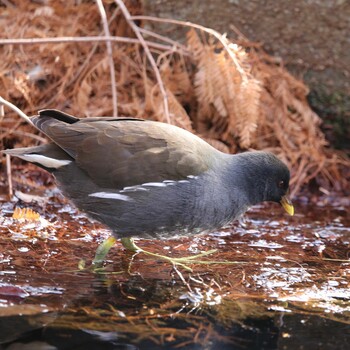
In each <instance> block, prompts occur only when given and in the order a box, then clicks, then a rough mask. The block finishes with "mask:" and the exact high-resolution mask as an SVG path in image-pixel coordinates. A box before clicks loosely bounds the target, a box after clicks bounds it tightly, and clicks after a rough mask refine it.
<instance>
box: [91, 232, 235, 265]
mask: <svg viewBox="0 0 350 350" xmlns="http://www.w3.org/2000/svg"><path fill="white" fill-rule="evenodd" d="M115 242H116V239H115V238H114V237H109V238H108V239H106V240H105V241H103V242H102V243H101V244H100V245H99V246H98V247H97V249H96V254H95V258H94V260H93V261H92V267H93V268H94V269H95V270H98V269H99V268H100V267H101V266H102V263H103V261H104V260H105V258H106V256H107V254H108V252H109V251H110V249H111V248H112V246H113V245H114V244H115ZM121 243H122V245H123V246H124V248H125V249H126V250H129V251H131V252H135V253H144V254H146V255H149V256H152V257H155V258H157V259H161V260H166V261H168V262H170V263H172V264H173V265H175V266H176V265H179V266H181V267H183V268H184V269H186V270H188V271H192V269H191V268H190V267H188V266H187V265H186V264H206V265H209V264H237V263H241V262H235V261H212V260H204V261H203V260H198V259H200V258H202V257H203V256H207V255H210V254H213V253H215V252H216V251H217V250H216V249H212V250H208V251H206V252H203V253H200V254H196V255H191V256H186V257H182V258H170V257H169V256H166V255H161V254H157V253H152V252H149V251H147V250H144V249H142V248H140V247H139V246H138V245H136V244H135V241H134V239H133V238H131V237H124V238H122V239H121Z"/></svg>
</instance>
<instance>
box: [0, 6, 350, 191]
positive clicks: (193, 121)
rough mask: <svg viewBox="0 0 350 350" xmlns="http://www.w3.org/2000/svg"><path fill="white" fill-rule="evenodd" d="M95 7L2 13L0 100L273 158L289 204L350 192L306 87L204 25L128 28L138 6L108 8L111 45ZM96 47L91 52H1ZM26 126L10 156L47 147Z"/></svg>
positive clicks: (12, 133)
mask: <svg viewBox="0 0 350 350" xmlns="http://www.w3.org/2000/svg"><path fill="white" fill-rule="evenodd" d="M96 3H97V2H93V1H86V2H81V1H75V2H73V1H72V2H69V3H68V4H67V2H65V1H55V2H50V3H49V6H47V5H44V2H40V1H38V2H29V1H24V0H17V1H11V2H10V1H6V2H2V3H1V4H0V9H1V18H0V24H1V27H2V28H6V29H5V30H3V31H2V33H1V34H0V36H1V37H2V38H1V39H0V46H1V57H2V59H1V61H0V95H1V96H2V97H4V98H5V99H6V100H8V101H10V102H12V103H13V104H15V105H16V106H18V107H19V108H20V109H22V110H23V111H24V112H25V113H27V114H29V115H30V114H35V113H36V112H37V111H38V110H39V109H42V108H57V109H61V110H64V111H65V112H68V113H71V114H74V115H77V116H80V117H83V116H95V115H113V113H114V114H115V111H113V105H116V104H117V107H118V115H120V116H126V115H127V116H133V117H139V118H140V117H141V118H146V119H154V120H159V121H163V122H170V123H172V124H175V125H178V126H181V127H183V128H186V129H188V130H191V131H194V132H196V133H197V134H199V135H200V136H202V137H203V138H205V139H206V140H207V141H208V142H210V143H211V144H213V145H214V146H215V147H217V148H218V149H220V150H222V151H225V152H238V151H242V150H246V149H252V148H253V149H267V150H271V151H272V152H274V153H276V154H277V155H279V156H280V157H281V158H282V159H283V160H284V161H285V162H286V163H287V164H288V165H289V166H290V168H291V169H292V170H293V179H292V182H293V185H292V187H293V191H294V193H296V192H297V191H298V190H299V189H300V187H301V186H302V185H303V184H305V183H308V182H309V181H310V180H311V179H316V180H317V181H318V184H319V185H320V186H323V187H325V188H327V187H328V188H331V187H332V186H336V187H337V188H345V186H346V185H347V183H346V182H345V181H344V180H343V179H342V176H341V168H342V166H344V165H349V162H348V160H345V158H343V156H341V155H339V154H337V153H335V151H334V150H332V149H330V148H328V145H327V142H326V140H325V137H324V135H323V133H322V132H321V131H320V128H319V125H320V119H319V117H318V116H317V115H316V114H315V113H314V112H313V111H312V110H311V109H310V107H309V105H308V103H307V101H306V95H307V94H308V89H307V87H306V86H305V85H304V84H303V83H302V82H301V81H300V80H297V79H296V78H294V77H292V76H291V75H290V74H289V73H288V72H287V71H286V70H285V69H284V68H283V65H282V63H281V62H278V61H276V60H274V59H273V58H272V57H270V56H268V55H266V54H265V53H264V51H263V50H262V49H261V48H260V46H259V45H256V44H253V43H250V42H249V41H247V40H240V41H236V42H235V41H231V40H229V39H228V38H226V37H225V36H223V35H221V34H219V33H217V32H215V31H213V30H212V29H209V28H204V27H201V26H198V25H191V24H188V23H183V22H178V21H173V20H163V21H161V20H159V19H157V18H150V17H148V18H146V17H132V16H138V15H141V14H142V6H141V4H140V3H141V2H140V1H132V0H129V1H125V4H126V6H127V8H128V11H129V12H130V14H131V17H129V14H128V13H126V12H125V11H123V9H122V8H121V7H120V6H118V3H119V5H120V3H121V1H118V0H117V1H112V0H108V1H104V7H105V10H106V12H107V19H108V28H109V32H110V33H107V34H105V33H106V31H105V29H106V27H107V26H106V24H107V23H105V26H103V24H102V22H101V15H100V11H99V9H98V6H97V4H96ZM4 4H5V5H4ZM12 4H13V5H12ZM125 15H126V16H125ZM150 22H152V23H156V26H157V25H161V26H167V27H169V29H173V30H176V28H178V27H179V26H185V27H186V28H187V29H188V32H187V37H186V38H184V42H182V43H180V42H174V41H172V40H171V39H170V38H168V37H164V36H160V35H159V34H157V33H155V32H151V31H150V30H149V29H147V28H148V26H147V25H148V24H149V23H150ZM135 24H136V25H137V26H136V25H135ZM104 28H105V29H104ZM108 34H110V35H111V36H113V37H114V38H112V39H113V40H114V41H113V42H112V49H113V50H112V56H113V57H112V58H113V62H114V65H113V70H114V73H113V70H111V68H112V67H111V65H110V63H111V55H109V54H108V48H107V47H108V45H106V41H100V42H98V41H96V37H97V36H105V35H108ZM91 36H95V39H93V38H91V39H87V41H85V42H77V41H74V40H73V41H70V42H67V40H66V41H63V40H61V42H55V43H49V42H35V41H33V42H32V43H30V44H28V43H26V44H24V43H22V44H20V42H19V41H16V40H13V41H11V42H12V44H10V43H9V42H6V43H5V41H4V40H2V39H18V38H41V39H45V38H53V37H74V38H76V39H77V38H84V37H91ZM116 37H117V38H116ZM143 38H144V40H143ZM2 43H3V44H5V45H1V44H2ZM238 43H239V44H238ZM111 72H112V73H113V77H114V79H115V80H116V91H117V99H116V98H115V97H114V98H113V94H112V89H113V79H111ZM165 95H166V96H167V98H166V97H165ZM23 124H24V123H23V122H22V121H21V120H20V119H19V118H18V117H17V116H15V114H14V113H7V114H6V116H5V117H3V118H2V120H1V142H2V146H3V147H6V148H7V147H12V146H14V145H15V144H16V145H28V144H33V143H37V142H41V141H40V139H39V141H38V137H37V135H33V134H32V133H33V130H32V129H31V128H30V127H29V126H27V125H23ZM19 127H20V128H19ZM33 137H34V139H33Z"/></svg>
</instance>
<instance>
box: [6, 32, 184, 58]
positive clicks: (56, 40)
mask: <svg viewBox="0 0 350 350" xmlns="http://www.w3.org/2000/svg"><path fill="white" fill-rule="evenodd" d="M105 41H116V42H121V43H126V44H139V45H141V43H140V41H139V40H138V39H133V38H125V37H122V36H111V37H105V36H84V37H72V36H62V37H56V38H20V39H0V45H32V44H58V43H86V42H87V43H92V42H105ZM146 43H147V45H149V46H150V47H154V48H156V49H160V50H166V51H168V50H172V51H174V52H177V51H178V50H177V48H176V47H174V46H169V45H163V44H158V43H154V42H150V41H146ZM183 54H186V53H183Z"/></svg>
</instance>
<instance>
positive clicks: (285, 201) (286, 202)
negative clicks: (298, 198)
mask: <svg viewBox="0 0 350 350" xmlns="http://www.w3.org/2000/svg"><path fill="white" fill-rule="evenodd" d="M280 203H281V205H282V207H283V208H284V210H285V211H286V212H287V213H288V214H289V215H291V216H293V215H294V207H293V204H292V202H291V200H290V199H289V197H288V194H286V195H285V196H283V197H282V199H281V201H280Z"/></svg>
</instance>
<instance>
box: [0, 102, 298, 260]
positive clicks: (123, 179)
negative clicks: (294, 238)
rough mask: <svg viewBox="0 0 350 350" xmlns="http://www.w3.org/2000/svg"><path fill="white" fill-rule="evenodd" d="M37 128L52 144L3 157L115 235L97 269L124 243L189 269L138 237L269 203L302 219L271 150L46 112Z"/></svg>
mask: <svg viewBox="0 0 350 350" xmlns="http://www.w3.org/2000/svg"><path fill="white" fill-rule="evenodd" d="M30 121H31V123H32V124H33V125H34V126H35V127H36V128H37V129H38V130H40V131H41V132H42V133H44V134H45V135H46V136H47V137H48V138H49V139H50V140H51V142H50V143H48V144H43V145H40V146H34V147H25V148H15V149H10V150H5V151H3V152H4V153H6V154H9V155H11V156H15V157H19V158H21V159H23V160H25V161H28V162H30V163H34V164H36V165H37V166H39V167H41V168H43V169H45V170H47V171H48V172H49V173H51V174H52V175H53V176H54V177H55V179H56V182H57V184H58V187H59V188H60V189H61V190H62V192H63V194H64V195H65V196H66V197H68V198H69V199H70V200H71V201H72V202H73V203H74V204H75V206H76V207H77V208H78V209H79V210H81V211H83V212H85V213H86V214H88V216H90V217H92V218H94V219H96V220H97V221H99V222H101V223H102V224H104V225H106V226H107V227H108V228H110V230H111V231H112V236H111V238H109V239H107V241H105V242H104V243H102V245H100V247H99V248H98V249H97V250H98V251H99V253H96V256H95V260H94V262H100V261H101V260H103V259H104V257H105V256H106V255H107V253H108V250H109V249H110V247H111V246H112V245H113V244H114V242H115V240H116V239H117V238H120V239H121V241H122V244H123V245H124V246H125V247H126V248H127V249H129V250H132V251H138V252H140V251H142V252H145V253H147V254H150V255H154V256H156V257H158V258H164V259H166V260H169V261H171V262H172V263H173V264H176V263H178V264H182V263H181V261H183V260H181V258H178V260H176V258H169V257H167V256H163V255H160V254H156V253H151V252H147V251H145V250H143V249H141V248H140V247H138V246H137V245H136V243H135V242H134V238H148V239H159V240H166V239H171V238H175V237H181V236H186V237H189V236H193V235H196V234H200V233H206V232H211V231H213V230H216V229H219V228H221V227H223V226H225V225H227V224H229V223H231V222H232V221H234V220H236V219H238V218H239V217H240V216H241V215H243V214H244V213H245V212H246V211H247V210H248V209H249V208H250V207H251V206H253V205H256V204H258V203H261V202H266V201H270V202H276V203H280V204H281V205H282V207H283V208H284V209H285V211H286V212H287V213H288V214H290V215H293V214H294V207H293V205H292V203H291V201H290V198H289V181H290V171H289V169H288V167H287V166H286V165H285V164H284V163H283V162H282V161H281V160H279V159H278V158H277V157H276V156H275V155H274V154H272V153H269V152H264V151H248V152H243V153H238V154H227V153H223V152H220V151H219V150H217V149H215V148H214V147H212V146H211V145H209V144H208V143H207V142H205V141H204V140H203V139H201V138H200V137H198V136H196V135H194V134H193V133H191V132H189V131H187V130H184V129H182V128H179V127H177V126H174V125H170V124H167V123H162V122H157V121H151V120H144V119H138V118H131V117H130V118H129V117H118V118H116V117H87V118H77V117H75V116H72V115H69V114H67V113H64V112H61V111H58V110H55V109H44V110H41V111H39V112H38V115H35V116H33V117H31V118H30ZM101 252H102V253H101ZM204 254H206V252H205V253H203V254H199V255H198V256H202V255H204ZM196 257H197V256H196Z"/></svg>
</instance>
